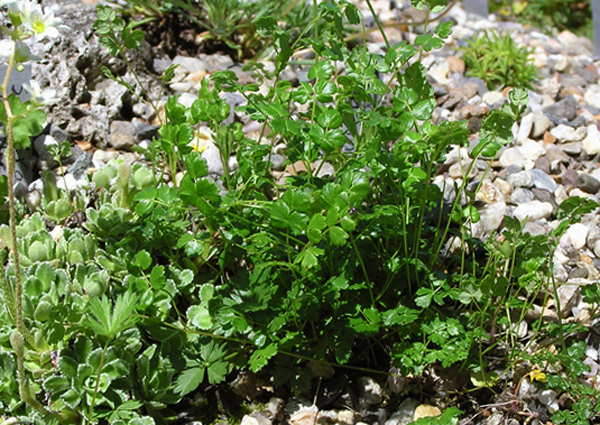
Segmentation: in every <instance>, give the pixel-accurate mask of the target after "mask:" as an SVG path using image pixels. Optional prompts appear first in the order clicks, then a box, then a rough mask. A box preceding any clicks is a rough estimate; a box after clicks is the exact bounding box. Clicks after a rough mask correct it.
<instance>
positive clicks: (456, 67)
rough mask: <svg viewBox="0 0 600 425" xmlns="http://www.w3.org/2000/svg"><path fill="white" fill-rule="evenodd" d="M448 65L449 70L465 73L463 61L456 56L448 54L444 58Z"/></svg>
mask: <svg viewBox="0 0 600 425" xmlns="http://www.w3.org/2000/svg"><path fill="white" fill-rule="evenodd" d="M446 61H447V62H448V65H449V66H450V72H460V73H461V74H464V73H465V61H464V60H462V59H461V58H459V57H458V56H448V57H447V58H446Z"/></svg>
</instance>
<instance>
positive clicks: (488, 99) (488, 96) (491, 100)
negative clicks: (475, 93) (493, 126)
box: [481, 91, 506, 106]
mask: <svg viewBox="0 0 600 425" xmlns="http://www.w3.org/2000/svg"><path fill="white" fill-rule="evenodd" d="M504 99H506V98H505V97H504V94H502V92H499V91H489V92H487V93H485V94H484V95H483V96H481V101H482V102H483V103H486V104H488V105H489V106H492V105H495V104H496V103H500V102H502V101H504Z"/></svg>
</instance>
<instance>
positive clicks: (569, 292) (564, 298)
mask: <svg viewBox="0 0 600 425" xmlns="http://www.w3.org/2000/svg"><path fill="white" fill-rule="evenodd" d="M573 281H577V279H572V280H569V281H567V283H564V284H562V285H560V286H559V287H558V298H559V300H560V310H561V313H562V317H563V318H565V317H568V316H569V314H570V313H571V310H572V309H573V307H574V306H575V305H576V304H577V298H578V297H579V294H580V292H581V286H580V285H579V284H577V283H575V282H573Z"/></svg>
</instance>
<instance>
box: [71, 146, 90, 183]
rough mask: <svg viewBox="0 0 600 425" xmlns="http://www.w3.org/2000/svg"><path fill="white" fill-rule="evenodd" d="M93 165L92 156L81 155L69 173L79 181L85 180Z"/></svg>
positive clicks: (87, 154)
mask: <svg viewBox="0 0 600 425" xmlns="http://www.w3.org/2000/svg"><path fill="white" fill-rule="evenodd" d="M93 165H94V163H93V162H92V155H91V154H89V153H87V152H86V153H84V154H83V155H80V156H79V157H78V158H77V159H76V160H75V162H74V163H73V165H71V166H70V167H69V173H71V174H73V176H74V177H75V178H76V179H77V180H79V179H82V178H84V176H85V173H86V171H87V170H88V169H89V168H90V167H92V166H93Z"/></svg>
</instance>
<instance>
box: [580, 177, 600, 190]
mask: <svg viewBox="0 0 600 425" xmlns="http://www.w3.org/2000/svg"><path fill="white" fill-rule="evenodd" d="M577 187H578V188H579V189H581V190H583V191H584V192H587V193H598V191H599V190H600V181H598V180H597V179H596V178H595V177H592V176H590V175H589V174H580V175H579V179H578V180H577Z"/></svg>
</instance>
